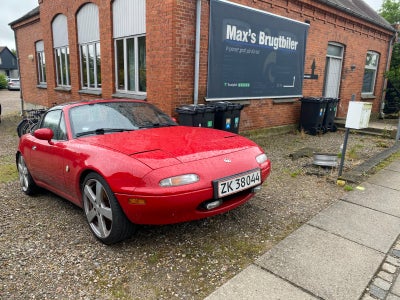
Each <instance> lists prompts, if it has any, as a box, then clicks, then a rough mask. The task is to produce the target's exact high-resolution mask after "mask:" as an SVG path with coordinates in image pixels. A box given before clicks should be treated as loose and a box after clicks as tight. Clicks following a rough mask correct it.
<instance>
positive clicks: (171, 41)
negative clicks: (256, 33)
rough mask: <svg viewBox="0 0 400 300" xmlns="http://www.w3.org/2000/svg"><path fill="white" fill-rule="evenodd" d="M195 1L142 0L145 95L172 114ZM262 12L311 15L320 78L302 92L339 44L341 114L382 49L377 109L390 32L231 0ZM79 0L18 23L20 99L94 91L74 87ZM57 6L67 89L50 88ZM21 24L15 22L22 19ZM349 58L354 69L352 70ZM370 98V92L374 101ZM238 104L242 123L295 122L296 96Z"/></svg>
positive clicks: (109, 84) (108, 74) (324, 11)
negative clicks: (368, 62) (40, 70)
mask: <svg viewBox="0 0 400 300" xmlns="http://www.w3.org/2000/svg"><path fill="white" fill-rule="evenodd" d="M92 2H93V3H95V4H97V5H98V7H99V16H100V42H101V57H102V66H101V67H102V70H101V71H102V95H101V96H100V97H102V98H111V97H112V94H113V93H114V92H115V86H114V85H115V84H114V82H115V75H114V49H113V48H114V46H113V45H114V44H113V39H112V11H111V9H112V1H101V0H93V1H92ZM196 2H197V1H196V0H164V1H160V0H147V1H146V45H147V46H146V47H147V49H146V51H147V57H146V61H147V99H148V101H149V102H152V103H155V104H156V105H158V106H159V107H161V108H162V109H163V110H165V111H166V112H168V113H170V114H174V115H176V113H175V108H176V107H178V106H180V105H182V104H190V103H193V84H194V58H195V53H194V52H195V22H196ZM233 2H236V3H239V4H242V5H246V6H251V7H254V8H257V9H260V10H263V11H267V12H270V13H274V14H277V15H281V16H284V17H288V18H291V19H295V20H298V21H302V22H305V21H306V20H308V21H309V22H310V29H309V36H308V40H307V41H308V42H307V52H306V61H305V72H306V73H310V72H311V64H312V63H313V61H314V60H315V63H316V70H315V74H317V75H318V76H319V77H318V80H305V81H304V90H303V95H304V96H313V97H321V96H322V92H323V84H324V72H325V63H326V62H325V61H326V52H327V46H328V43H329V42H336V43H341V44H343V45H344V47H345V55H344V62H343V69H342V80H341V88H340V98H341V101H340V108H339V116H342V117H343V116H345V114H346V111H347V106H348V101H349V99H350V97H351V95H352V94H355V95H356V99H357V100H361V86H362V78H363V74H364V64H365V57H366V53H367V51H368V50H372V51H376V52H378V53H380V66H379V70H378V76H377V82H376V85H375V96H376V98H375V99H374V101H373V111H374V112H377V111H378V110H379V105H380V101H381V96H382V87H383V73H384V71H385V70H384V69H385V65H386V59H387V48H388V43H389V40H390V38H391V37H392V33H391V32H390V31H387V30H384V29H382V28H380V27H377V26H375V25H372V24H369V23H367V22H365V21H362V20H360V19H357V18H355V17H353V16H349V15H345V14H344V13H342V12H341V11H338V10H335V9H334V8H331V7H328V6H324V5H322V4H321V3H317V2H315V1H311V0H303V1H300V0H299V1H286V0H273V1H272V0H233ZM84 3H86V1H84V0H71V1H65V0H51V1H50V0H45V1H43V2H42V3H41V4H40V23H35V24H32V25H29V26H26V27H18V28H17V37H18V50H19V57H20V65H21V77H22V86H23V96H24V99H25V100H27V101H29V102H35V103H43V104H47V105H50V104H51V103H53V102H57V103H61V102H66V101H71V100H78V99H87V98H98V97H99V96H93V95H88V94H81V93H79V89H80V75H79V55H78V54H79V50H78V42H77V31H76V14H77V12H78V10H79V8H80V7H81V5H83V4H84ZM58 13H63V14H65V15H66V16H67V18H68V30H69V32H68V33H69V48H70V62H71V91H69V92H62V91H58V90H55V87H56V83H55V82H56V80H55V78H54V76H55V69H54V58H53V49H52V47H53V46H52V32H51V22H52V20H53V19H54V17H55V16H56V15H57V14H58ZM201 17H202V19H201V50H200V82H199V103H204V102H205V101H204V97H205V96H206V84H207V68H208V66H207V63H208V26H209V1H205V0H203V1H202V14H201ZM20 25H21V24H18V26H20ZM40 39H43V40H44V44H45V52H46V63H47V70H48V72H47V90H43V89H38V88H37V87H36V78H37V76H36V65H35V63H36V58H35V60H34V62H32V61H28V60H27V55H28V54H35V48H34V47H35V46H34V42H35V41H37V40H40ZM352 65H355V66H356V69H355V70H354V71H352V70H351V66H352ZM372 100H373V99H369V101H372ZM246 103H247V105H246V107H245V108H244V110H242V119H241V124H240V128H241V130H248V129H255V128H262V127H272V126H279V125H286V124H294V123H297V122H298V121H299V114H300V102H299V101H297V100H296V101H294V102H286V103H279V101H273V100H272V99H261V100H249V101H246Z"/></svg>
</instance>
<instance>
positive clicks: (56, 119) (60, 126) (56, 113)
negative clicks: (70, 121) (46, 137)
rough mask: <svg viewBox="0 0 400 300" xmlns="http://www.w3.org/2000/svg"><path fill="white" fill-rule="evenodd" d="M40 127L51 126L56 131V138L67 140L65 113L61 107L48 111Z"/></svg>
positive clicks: (54, 137)
mask: <svg viewBox="0 0 400 300" xmlns="http://www.w3.org/2000/svg"><path fill="white" fill-rule="evenodd" d="M40 128H50V129H51V130H53V132H54V136H53V139H54V140H66V139H67V132H66V126H65V120H64V114H63V113H62V111H61V110H60V109H58V110H52V111H49V112H48V113H46V115H45V116H44V118H43V120H42V123H41V124H40Z"/></svg>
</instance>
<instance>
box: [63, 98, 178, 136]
mask: <svg viewBox="0 0 400 300" xmlns="http://www.w3.org/2000/svg"><path fill="white" fill-rule="evenodd" d="M69 118H70V120H71V128H72V132H73V135H74V137H79V136H83V135H89V134H104V133H111V132H115V131H125V130H137V129H142V128H153V127H158V126H173V125H176V123H175V122H174V121H172V120H171V118H169V116H168V115H166V114H165V113H163V112H161V111H160V110H158V109H157V108H155V107H154V106H153V105H150V104H148V103H143V102H101V103H93V104H86V105H80V106H76V107H73V108H72V109H71V110H70V113H69Z"/></svg>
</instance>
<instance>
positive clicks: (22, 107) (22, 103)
mask: <svg viewBox="0 0 400 300" xmlns="http://www.w3.org/2000/svg"><path fill="white" fill-rule="evenodd" d="M14 40H15V51H16V52H17V65H18V77H19V98H20V101H21V116H24V100H23V97H22V78H21V67H20V61H19V51H18V41H17V34H16V32H15V30H14Z"/></svg>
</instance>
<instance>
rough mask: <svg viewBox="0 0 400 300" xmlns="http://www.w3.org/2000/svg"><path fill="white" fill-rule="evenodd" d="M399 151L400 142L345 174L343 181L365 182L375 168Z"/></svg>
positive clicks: (342, 177)
mask: <svg viewBox="0 0 400 300" xmlns="http://www.w3.org/2000/svg"><path fill="white" fill-rule="evenodd" d="M398 151H400V142H396V144H394V145H393V146H392V147H391V148H388V149H386V150H384V151H382V152H380V153H378V154H376V155H375V156H373V157H371V158H370V159H368V160H367V161H365V162H363V163H362V164H360V165H358V166H357V167H355V168H354V169H352V170H350V171H349V172H347V173H345V174H343V176H341V179H342V180H345V181H347V182H350V183H357V184H358V183H361V182H363V181H365V177H366V175H368V174H369V173H370V172H371V170H372V169H373V168H374V167H375V166H377V165H378V164H379V163H381V162H382V161H384V160H385V159H387V158H388V157H390V156H391V155H393V154H394V153H396V152H398Z"/></svg>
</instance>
